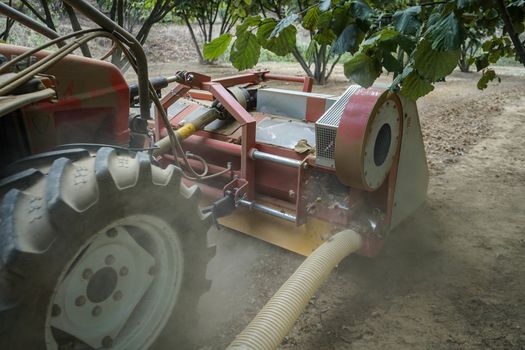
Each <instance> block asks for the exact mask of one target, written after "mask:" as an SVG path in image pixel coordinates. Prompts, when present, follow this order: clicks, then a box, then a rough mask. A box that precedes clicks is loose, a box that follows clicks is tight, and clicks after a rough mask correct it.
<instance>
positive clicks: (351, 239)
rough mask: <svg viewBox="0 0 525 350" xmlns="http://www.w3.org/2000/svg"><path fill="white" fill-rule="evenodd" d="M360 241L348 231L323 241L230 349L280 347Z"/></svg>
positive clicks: (266, 349)
mask: <svg viewBox="0 0 525 350" xmlns="http://www.w3.org/2000/svg"><path fill="white" fill-rule="evenodd" d="M361 242H362V241H361V236H360V235H359V234H358V233H356V232H354V231H352V230H345V231H341V232H339V233H337V234H335V235H333V236H332V237H331V238H330V239H328V241H326V242H325V243H323V244H322V245H321V246H320V247H319V248H317V249H316V250H315V251H314V252H313V253H312V254H311V255H310V256H309V257H308V258H306V260H305V261H304V262H303V263H302V264H301V266H299V268H298V269H297V270H296V271H295V272H294V274H293V275H292V276H291V277H290V278H289V279H288V280H287V281H286V282H285V283H284V284H283V285H282V287H281V288H280V289H279V290H278V291H277V293H275V295H274V296H273V297H272V298H271V299H270V301H269V302H268V303H267V304H266V305H265V306H264V308H263V309H262V310H261V311H260V312H259V313H258V314H257V316H255V318H254V319H253V320H252V321H251V322H250V324H249V325H248V326H247V327H246V328H245V329H244V331H242V333H240V334H239V335H238V336H237V337H236V338H235V339H234V341H233V342H232V343H231V344H230V346H229V347H228V349H230V350H240V349H242V350H255V349H257V350H271V349H275V348H277V346H279V344H281V341H282V340H283V338H284V337H285V336H286V335H287V334H288V333H289V332H290V330H291V329H292V327H293V325H294V324H295V322H296V320H297V319H298V318H299V316H300V315H301V313H302V312H303V310H304V308H305V307H306V305H307V304H308V302H309V301H310V299H311V298H312V296H313V295H314V293H315V292H316V291H317V289H318V288H319V286H320V285H321V283H323V282H324V281H325V280H326V278H328V275H329V274H330V272H331V271H332V269H333V268H334V267H335V266H336V265H337V264H339V262H340V261H341V260H342V259H343V258H344V257H346V256H347V255H350V254H351V253H353V252H355V251H357V250H358V249H359V248H360V247H361Z"/></svg>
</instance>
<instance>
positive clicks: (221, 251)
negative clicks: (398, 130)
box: [158, 68, 525, 350]
mask: <svg viewBox="0 0 525 350" xmlns="http://www.w3.org/2000/svg"><path fill="white" fill-rule="evenodd" d="M158 69H159V70H162V68H158ZM219 70H220V71H221V72H222V73H223V74H224V73H229V69H228V68H219ZM285 71H286V70H285ZM513 72H514V71H512V70H511V74H510V75H504V76H503V79H504V80H503V83H502V84H500V85H497V86H493V87H492V88H491V89H489V90H487V91H484V92H480V91H478V90H476V89H475V80H476V75H473V74H461V73H455V74H454V75H453V76H452V77H451V78H450V79H448V82H447V83H442V84H439V85H438V86H437V88H436V90H435V91H434V92H433V93H432V94H431V95H429V96H427V97H425V98H424V99H422V100H421V101H420V103H419V108H420V113H421V116H422V117H421V119H422V125H423V132H424V134H425V143H426V148H427V152H428V157H429V164H430V167H431V174H432V175H431V182H430V188H429V193H428V200H427V202H426V203H425V205H424V206H423V207H421V208H420V209H419V210H418V211H417V212H416V213H415V214H414V215H413V216H412V217H411V218H410V219H408V220H407V221H406V222H404V223H403V224H402V225H401V226H400V227H399V228H398V229H396V230H395V231H394V232H392V233H391V235H390V237H389V238H388V242H387V244H386V247H385V249H384V250H383V252H382V253H381V255H380V256H379V257H377V258H374V259H367V258H363V257H358V256H353V257H350V258H348V259H346V260H345V261H344V262H343V263H342V264H341V265H340V266H339V268H338V269H337V271H336V272H335V273H333V274H332V276H331V277H330V279H329V281H328V282H327V283H326V284H325V285H324V286H323V287H322V288H321V290H320V291H319V293H318V295H317V296H316V297H315V298H314V299H313V300H312V301H311V302H310V305H309V306H308V308H307V310H306V312H305V313H304V314H303V316H302V317H301V318H300V320H299V322H298V323H297V324H296V326H295V328H294V329H293V331H292V332H291V334H290V335H289V336H288V337H287V338H286V340H285V342H284V343H283V344H282V346H281V347H282V348H283V349H287V348H293V349H305V350H306V349H385V348H387V349H525V292H524V291H525V232H524V229H523V227H525V153H524V152H523V139H524V138H523V137H524V135H525V80H524V79H523V78H520V77H515V76H513V75H515V74H514V73H515V72H514V73H513ZM505 73H508V72H507V71H505ZM517 75H523V71H522V70H521V71H520V70H518V74H517ZM346 84H347V83H346V82H344V79H343V78H340V80H338V79H336V80H335V82H334V83H332V84H331V85H329V86H328V87H327V88H325V89H324V91H328V92H329V93H332V92H335V91H342V90H343V89H344V86H345V85H346ZM317 91H319V90H317ZM319 92H321V91H319ZM209 235H210V239H211V240H212V241H213V242H214V243H216V244H217V256H216V257H215V258H214V259H213V260H212V262H211V264H210V265H209V269H208V277H209V278H210V279H212V280H213V283H212V288H211V290H210V292H209V293H208V294H206V295H204V296H203V298H201V302H200V304H199V314H200V316H201V322H200V324H199V325H198V326H197V327H196V328H195V331H196V335H197V337H196V339H198V340H196V344H195V346H194V348H196V349H223V348H224V347H225V346H226V345H227V344H228V343H229V342H231V340H232V339H233V337H234V336H235V335H236V334H237V333H239V332H240V331H241V330H242V329H243V328H244V326H245V325H246V324H247V323H248V322H249V321H250V320H251V318H252V317H253V316H254V315H255V314H256V313H257V311H258V310H259V309H260V308H261V307H262V305H264V303H265V302H266V301H267V300H268V299H269V298H270V297H271V295H272V294H273V293H274V292H275V291H276V290H277V289H278V288H279V286H280V285H281V284H282V283H283V282H284V281H285V280H286V278H287V277H288V276H289V275H290V274H291V273H292V272H293V271H294V270H295V268H296V267H297V266H298V265H299V264H300V263H301V261H302V260H303V258H302V257H300V256H297V255H295V254H293V253H289V252H286V251H284V250H282V249H280V248H276V247H273V246H270V245H268V244H266V243H263V242H261V241H257V240H255V239H252V238H250V237H247V236H244V235H242V234H239V233H236V232H233V231H230V230H226V229H223V230H220V231H217V230H215V229H212V230H211V231H210V233H209Z"/></svg>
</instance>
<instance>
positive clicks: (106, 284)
mask: <svg viewBox="0 0 525 350" xmlns="http://www.w3.org/2000/svg"><path fill="white" fill-rule="evenodd" d="M117 279H118V275H117V272H116V271H115V270H113V269H112V268H111V267H104V268H102V269H100V270H98V271H97V272H96V273H95V274H94V275H93V277H91V279H90V280H89V283H88V286H87V297H88V299H89V300H90V301H91V302H93V303H100V302H102V301H104V300H106V299H107V298H109V297H110V296H111V294H113V291H114V290H115V287H116V286H117Z"/></svg>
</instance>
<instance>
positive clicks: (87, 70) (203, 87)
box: [0, 0, 428, 349]
mask: <svg viewBox="0 0 525 350" xmlns="http://www.w3.org/2000/svg"><path fill="white" fill-rule="evenodd" d="M67 2H68V3H70V4H71V5H72V6H73V7H75V8H76V10H78V11H80V12H82V13H83V14H84V15H85V16H86V17H88V18H90V19H91V20H93V21H94V22H95V23H97V24H98V25H99V26H100V28H98V29H88V30H83V31H81V32H76V33H72V34H69V35H66V36H62V37H58V36H56V37H55V36H54V35H49V36H50V37H52V38H54V39H53V40H51V41H50V42H49V43H48V44H46V45H43V46H42V47H38V48H36V49H28V48H23V47H17V46H12V45H7V44H0V63H1V65H0V166H1V177H2V179H1V180H0V194H1V196H2V199H1V204H0V274H1V275H0V344H1V348H2V349H98V348H110V347H113V348H118V349H144V348H147V347H149V346H151V345H152V344H154V343H156V344H171V346H172V347H173V346H175V347H176V346H177V345H179V346H180V344H183V337H184V334H186V333H187V332H186V331H187V330H188V328H191V327H192V325H193V324H194V322H195V320H194V319H193V315H194V312H193V310H194V308H195V305H196V303H197V301H198V299H199V297H200V295H201V293H202V292H204V291H206V290H207V288H208V285H209V282H208V281H206V279H205V277H204V276H205V271H206V265H207V263H208V261H209V259H210V258H211V257H212V256H213V254H214V249H213V248H209V247H208V246H207V244H206V232H207V230H208V228H209V225H210V223H212V222H215V223H217V224H219V225H223V226H226V227H229V228H232V229H235V230H237V231H240V232H243V233H246V234H249V235H252V236H255V237H257V238H260V239H263V240H265V241H268V242H271V243H273V244H276V245H279V246H281V247H284V248H286V249H289V250H291V251H294V252H297V253H299V254H302V255H305V256H308V255H310V254H311V253H312V252H313V251H315V250H316V249H317V248H318V247H319V246H321V245H322V244H323V243H324V242H327V241H330V240H331V239H332V237H333V235H334V233H335V232H337V231H341V230H344V229H346V228H351V229H352V230H353V231H355V232H357V233H358V234H359V237H360V242H359V245H358V246H356V247H354V248H355V249H358V251H359V253H360V254H363V255H366V256H374V255H375V254H377V252H378V251H379V250H380V248H381V246H382V245H383V242H384V240H385V237H386V236H387V234H388V232H389V231H390V230H391V229H392V228H394V227H395V226H396V225H398V224H399V223H400V222H401V221H402V220H403V219H404V218H405V217H407V216H408V215H409V214H410V213H412V212H413V211H414V210H415V209H416V208H417V207H418V206H419V205H420V204H421V203H422V202H423V201H424V198H425V193H426V188H427V182H428V172H427V166H426V159H425V153H424V148H423V143H422V138H421V130H420V126H419V117H418V113H417V108H416V105H415V103H414V102H412V101H410V100H407V99H406V98H404V97H402V96H400V95H398V94H396V93H393V92H391V91H389V90H388V89H387V88H383V87H373V88H370V89H363V88H361V87H359V86H351V87H349V88H348V89H347V90H346V91H345V92H344V93H343V94H342V95H341V96H330V95H322V94H316V93H312V92H311V89H312V80H311V79H310V78H302V77H295V76H281V75H276V74H271V73H270V72H268V71H258V72H252V73H246V74H241V75H237V76H233V77H227V78H220V79H211V78H210V77H208V76H205V75H202V74H199V73H195V72H177V73H176V74H175V75H174V76H173V77H170V78H158V79H151V80H150V79H148V70H147V69H148V68H147V61H146V59H145V55H144V52H143V50H142V48H141V47H140V45H139V44H138V43H137V42H136V41H135V40H134V38H133V37H132V36H131V35H129V34H128V33H126V32H125V31H124V30H123V29H122V28H120V27H118V26H117V25H116V24H114V23H113V22H111V21H110V20H109V19H107V18H106V17H104V16H103V15H102V14H100V13H99V12H98V11H97V10H95V9H94V8H93V7H92V6H91V5H89V4H88V3H86V2H84V1H69V0H67ZM0 12H1V13H3V14H5V15H8V16H10V17H12V18H16V19H18V20H20V21H21V22H22V23H24V24H26V25H28V26H30V27H32V28H33V29H35V30H38V31H40V32H46V33H47V34H49V32H48V31H46V30H44V28H42V27H41V26H40V25H39V24H38V23H36V22H34V21H31V20H30V19H28V18H24V17H21V16H23V15H22V14H20V13H17V11H16V10H14V9H12V8H9V7H7V6H6V5H3V4H1V3H0ZM55 34H56V33H55ZM99 37H105V38H109V39H111V40H112V41H113V42H114V43H115V46H116V47H118V48H119V49H120V50H122V51H123V52H124V54H125V55H126V56H127V58H128V59H129V62H130V65H131V66H132V67H133V68H134V69H135V70H136V72H137V76H138V83H137V84H129V83H127V82H126V80H125V79H124V78H123V76H122V74H121V73H120V71H119V70H118V69H117V68H116V67H115V66H113V65H112V64H110V63H107V62H104V61H101V60H95V59H89V58H84V57H80V56H76V55H72V54H71V53H72V52H73V51H74V50H76V49H78V48H79V47H80V46H81V45H82V44H84V43H87V42H89V41H90V40H93V39H95V38H99ZM53 45H57V46H58V49H56V50H55V51H45V49H46V48H49V47H51V46H53ZM269 80H283V81H288V82H297V83H301V84H303V89H302V91H291V90H282V89H275V88H267V87H265V85H264V83H265V82H267V81H269ZM170 82H176V83H177V84H176V85H174V88H173V89H171V90H170V91H169V92H168V93H167V94H166V95H165V96H164V97H163V98H162V99H161V100H159V98H158V91H159V90H160V89H161V88H163V87H165V86H167V85H168V83H170ZM150 102H153V107H155V116H154V118H152V117H151V116H150V114H151V103H150ZM136 103H138V104H139V109H138V110H137V109H135V108H131V107H133V105H135V104H136ZM130 105H131V107H130ZM199 204H201V205H202V206H203V209H201V207H199ZM355 249H354V250H355ZM167 335H170V336H169V338H170V339H180V341H177V342H176V343H168V340H167V339H168V337H167ZM277 344H278V343H277Z"/></svg>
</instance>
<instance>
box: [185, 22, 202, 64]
mask: <svg viewBox="0 0 525 350" xmlns="http://www.w3.org/2000/svg"><path fill="white" fill-rule="evenodd" d="M182 19H183V20H184V23H186V27H188V30H189V31H190V36H191V40H192V41H193V46H194V47H195V50H196V51H197V54H198V55H199V63H200V64H204V62H205V60H204V56H203V55H202V52H201V48H200V46H199V42H198V41H197V37H196V36H195V32H194V31H193V28H192V27H191V23H190V21H189V20H188V16H186V15H185V14H184V15H182Z"/></svg>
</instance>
